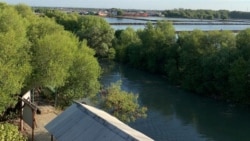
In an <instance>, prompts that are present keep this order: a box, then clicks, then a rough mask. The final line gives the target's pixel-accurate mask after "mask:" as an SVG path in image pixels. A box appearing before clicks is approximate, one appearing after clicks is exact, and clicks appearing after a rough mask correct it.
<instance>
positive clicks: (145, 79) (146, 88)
mask: <svg viewBox="0 0 250 141" xmlns="http://www.w3.org/2000/svg"><path fill="white" fill-rule="evenodd" d="M103 64H104V63H102V68H103V70H104V72H103V74H102V77H101V83H102V84H103V85H104V86H108V85H109V84H110V83H111V82H116V81H117V80H122V82H123V84H122V89H123V90H126V91H130V92H134V93H137V94H139V102H140V104H142V105H144V106H146V107H147V108H148V112H147V115H148V116H147V118H146V119H139V120H137V121H136V122H134V123H131V124H130V126H131V127H133V128H135V129H137V130H139V131H141V132H143V133H144V134H146V135H148V136H149V137H151V138H153V139H155V140H156V141H249V140H250V137H249V133H250V111H249V110H248V109H246V108H243V107H238V106H234V105H232V104H228V103H224V102H221V101H216V100H213V99H210V98H207V97H202V96H199V95H195V94H192V93H188V92H185V91H183V90H181V89H179V88H177V87H175V86H171V85H170V84H169V83H168V82H167V80H166V79H165V78H163V77H161V76H157V75H153V74H150V73H146V72H143V71H140V70H136V69H132V68H129V67H126V66H123V65H118V64H115V63H105V65H103Z"/></svg>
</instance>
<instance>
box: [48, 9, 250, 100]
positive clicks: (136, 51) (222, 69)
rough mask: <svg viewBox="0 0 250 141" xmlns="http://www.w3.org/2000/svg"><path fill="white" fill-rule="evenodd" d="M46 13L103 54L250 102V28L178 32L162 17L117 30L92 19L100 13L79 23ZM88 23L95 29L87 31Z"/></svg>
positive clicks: (194, 87)
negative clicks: (154, 23) (158, 19)
mask: <svg viewBox="0 0 250 141" xmlns="http://www.w3.org/2000/svg"><path fill="white" fill-rule="evenodd" d="M224 12H225V11H224ZM45 15H46V16H48V17H51V18H54V19H55V20H56V21H57V22H58V23H59V24H62V25H64V27H65V29H67V30H69V31H72V32H73V33H76V35H78V37H79V38H80V39H83V38H85V39H87V41H88V45H89V46H90V47H92V48H94V49H95V51H96V56H98V57H99V58H109V59H113V58H115V60H116V61H118V62H121V63H124V64H128V65H130V66H132V67H136V68H138V69H142V70H145V71H149V72H152V73H156V74H161V75H165V76H166V77H167V78H168V80H169V81H170V82H172V83H173V84H175V85H179V86H181V87H182V88H184V89H186V90H189V91H192V92H195V93H198V94H201V95H207V96H210V97H214V98H218V99H226V100H229V101H232V102H236V103H244V104H250V89H249V87H250V59H249V57H248V56H249V54H250V44H249V43H248V40H250V29H247V30H243V31H241V32H240V33H238V34H237V35H235V34H234V33H232V32H230V31H209V32H203V31H199V30H194V31H192V32H180V33H178V35H176V32H175V29H174V27H173V25H172V24H171V23H167V22H163V21H160V22H158V23H157V24H156V25H153V24H151V23H148V24H147V25H146V26H145V28H144V29H143V30H137V31H135V30H133V29H132V28H127V29H126V30H118V31H116V32H115V33H114V32H113V31H112V29H111V27H110V26H109V25H106V24H107V22H106V21H102V22H101V23H102V24H100V22H98V21H97V20H93V21H92V20H89V19H96V18H94V17H88V16H86V17H85V16H83V17H81V18H87V19H88V20H85V22H83V23H84V24H82V26H78V25H79V20H76V21H74V20H72V19H74V18H72V17H74V16H76V15H74V14H73V15H72V14H65V13H61V12H58V11H49V10H48V11H46V12H45ZM99 20H100V19H99ZM72 21H73V22H72ZM80 21H81V20H80ZM97 23H99V24H97ZM86 25H88V27H91V28H88V29H85V28H84V27H87V26H86ZM103 25H105V26H103ZM75 27H77V28H75ZM103 29H105V30H103ZM79 31H84V32H82V33H85V36H83V37H82V38H81V36H80V35H81V34H79ZM112 32H113V34H112ZM105 33H108V34H105ZM105 48H106V49H105Z"/></svg>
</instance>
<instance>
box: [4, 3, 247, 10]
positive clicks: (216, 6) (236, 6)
mask: <svg viewBox="0 0 250 141" xmlns="http://www.w3.org/2000/svg"><path fill="white" fill-rule="evenodd" d="M0 2H6V3H8V4H18V3H23V4H27V5H29V6H46V7H82V8H121V9H145V10H167V9H175V8H184V9H212V10H220V9H223V10H230V11H233V10H237V11H248V12H249V11H250V0H0Z"/></svg>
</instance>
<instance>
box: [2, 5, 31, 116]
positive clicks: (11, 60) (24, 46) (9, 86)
mask: <svg viewBox="0 0 250 141" xmlns="http://www.w3.org/2000/svg"><path fill="white" fill-rule="evenodd" d="M0 11H1V12H0V54H1V55H0V97H1V98H0V115H1V113H2V112H3V111H4V110H5V108H6V107H8V106H11V105H13V104H14V102H15V101H16V98H17V97H16V98H15V97H14V95H15V94H18V93H19V92H20V90H21V88H22V87H23V86H24V81H25V79H26V77H27V76H28V75H29V74H30V73H31V66H30V63H29V61H30V56H29V48H30V44H29V42H28V40H27V39H26V26H25V22H24V20H23V19H22V18H21V16H20V15H18V13H17V11H16V10H15V9H14V8H13V7H10V6H7V5H6V4H3V3H0Z"/></svg>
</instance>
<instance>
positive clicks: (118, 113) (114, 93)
mask: <svg viewBox="0 0 250 141" xmlns="http://www.w3.org/2000/svg"><path fill="white" fill-rule="evenodd" d="M101 98H102V101H103V103H102V106H104V109H105V110H106V111H107V112H109V113H111V114H112V115H114V116H115V117H117V118H118V119H120V120H122V121H123V122H127V123H128V122H133V121H135V120H136V119H138V118H145V117H146V111H147V108H146V107H141V106H140V105H139V104H138V100H137V99H138V95H136V94H133V93H128V92H126V91H123V90H121V81H118V82H116V83H112V84H111V85H110V86H109V87H108V88H107V89H106V90H104V91H103V92H101Z"/></svg>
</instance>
